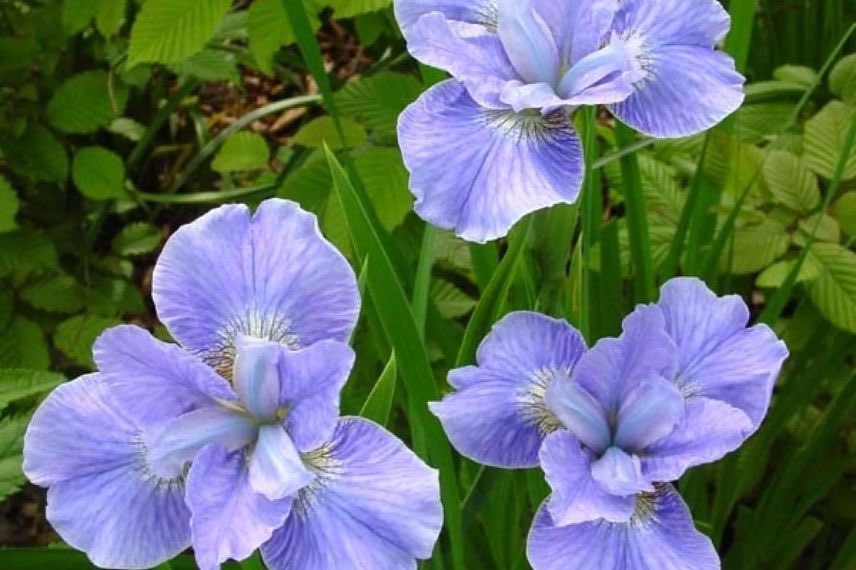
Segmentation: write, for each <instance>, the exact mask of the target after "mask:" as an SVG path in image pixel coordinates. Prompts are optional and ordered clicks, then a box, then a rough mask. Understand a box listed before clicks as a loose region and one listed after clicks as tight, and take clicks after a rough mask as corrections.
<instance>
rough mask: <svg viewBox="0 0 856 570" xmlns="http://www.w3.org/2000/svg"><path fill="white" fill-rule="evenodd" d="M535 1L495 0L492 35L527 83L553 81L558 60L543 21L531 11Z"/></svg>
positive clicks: (548, 31)
mask: <svg viewBox="0 0 856 570" xmlns="http://www.w3.org/2000/svg"><path fill="white" fill-rule="evenodd" d="M536 2H537V0H497V22H496V34H497V35H498V36H499V39H500V40H501V42H502V47H503V48H504V50H505V53H506V54H507V55H508V59H509V60H510V61H511V63H512V64H513V65H514V69H515V70H517V73H518V75H519V76H520V77H522V78H523V79H524V80H526V81H527V82H528V83H553V82H554V81H556V80H557V79H558V76H559V71H560V70H559V68H560V65H561V61H560V59H559V47H558V45H557V44H556V40H555V39H554V38H553V35H552V32H551V30H550V28H549V26H548V25H547V22H545V21H544V19H543V18H542V17H541V15H540V14H539V13H538V12H536V11H535V4H536Z"/></svg>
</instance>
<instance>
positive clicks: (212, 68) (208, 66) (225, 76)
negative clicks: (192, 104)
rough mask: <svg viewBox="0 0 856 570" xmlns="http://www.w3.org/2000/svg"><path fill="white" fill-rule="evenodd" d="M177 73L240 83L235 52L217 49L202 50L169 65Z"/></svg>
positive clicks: (205, 79)
mask: <svg viewBox="0 0 856 570" xmlns="http://www.w3.org/2000/svg"><path fill="white" fill-rule="evenodd" d="M169 68H170V69H171V70H172V71H173V72H174V73H175V74H176V75H182V76H190V77H195V78H196V79H199V80H201V81H231V82H232V83H238V81H239V80H240V77H239V75H238V63H237V59H236V58H235V54H233V53H231V52H228V51H224V50H216V49H205V50H202V51H201V52H199V53H197V54H195V55H192V56H190V57H188V58H187V59H183V60H181V61H179V62H176V63H173V64H170V65H169Z"/></svg>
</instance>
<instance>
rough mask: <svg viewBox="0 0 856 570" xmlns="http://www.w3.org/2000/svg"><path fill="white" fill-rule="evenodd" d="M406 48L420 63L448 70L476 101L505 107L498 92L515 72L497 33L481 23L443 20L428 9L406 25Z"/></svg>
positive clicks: (512, 77) (511, 78)
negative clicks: (408, 27) (425, 13)
mask: <svg viewBox="0 0 856 570" xmlns="http://www.w3.org/2000/svg"><path fill="white" fill-rule="evenodd" d="M407 49H408V51H409V52H410V54H411V55H412V56H413V57H415V58H416V59H418V60H419V61H421V62H422V63H424V64H426V65H430V66H432V67H438V68H440V69H443V70H446V71H448V72H449V74H450V75H451V76H452V77H454V78H455V79H457V80H458V81H460V82H461V83H462V84H463V85H465V86H466V88H467V91H468V92H469V94H470V96H471V97H472V98H473V99H474V100H475V101H477V102H478V103H479V105H481V106H483V107H488V108H491V109H506V108H507V106H506V105H504V104H503V103H502V102H501V101H500V98H499V94H500V92H501V91H502V87H503V86H504V85H505V84H506V83H507V82H509V81H512V80H514V79H518V78H519V75H518V73H517V71H516V70H515V69H514V66H513V65H512V63H511V61H509V59H508V56H507V55H506V53H505V50H504V49H503V47H502V42H501V41H500V39H499V36H497V35H496V34H494V33H493V32H492V31H490V30H488V29H487V28H485V27H484V26H481V25H478V24H469V23H466V22H458V21H454V20H447V19H446V18H445V17H443V15H442V14H440V13H438V12H432V13H430V14H428V15H426V16H423V17H422V18H420V19H419V21H417V22H416V23H415V24H414V25H413V26H411V27H410V29H409V33H408V35H407Z"/></svg>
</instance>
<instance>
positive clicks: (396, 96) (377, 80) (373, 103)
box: [335, 71, 422, 139]
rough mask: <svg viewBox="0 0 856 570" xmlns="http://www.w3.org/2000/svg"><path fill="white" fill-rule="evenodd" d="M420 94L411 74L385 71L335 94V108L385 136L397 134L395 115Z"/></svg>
mask: <svg viewBox="0 0 856 570" xmlns="http://www.w3.org/2000/svg"><path fill="white" fill-rule="evenodd" d="M420 93H422V86H421V85H420V84H419V82H418V81H417V80H416V79H415V78H414V77H413V76H411V75H404V74H401V73H392V72H388V71H384V72H381V73H378V74H376V75H370V76H368V77H362V78H360V79H357V80H356V81H352V82H350V83H348V84H347V85H345V87H343V88H342V89H341V90H340V91H339V92H337V93H336V95H335V100H336V108H337V109H338V110H339V112H340V113H341V114H342V115H344V116H346V117H353V118H355V119H357V120H359V121H361V122H362V123H363V124H365V126H366V128H368V129H369V130H372V131H377V132H378V133H379V134H380V135H381V136H383V137H386V138H387V139H394V138H395V136H396V125H397V124H398V116H399V115H400V114H401V112H402V111H404V109H405V108H406V107H407V106H408V105H409V104H410V103H412V102H413V101H415V100H416V98H417V97H419V95H420Z"/></svg>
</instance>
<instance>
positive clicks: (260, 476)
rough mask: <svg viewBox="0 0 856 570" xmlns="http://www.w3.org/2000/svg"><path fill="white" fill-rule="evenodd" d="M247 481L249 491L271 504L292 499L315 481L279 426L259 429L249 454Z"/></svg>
mask: <svg viewBox="0 0 856 570" xmlns="http://www.w3.org/2000/svg"><path fill="white" fill-rule="evenodd" d="M249 477H250V478H249V482H250V487H252V488H253V490H254V491H255V492H256V493H259V494H261V495H264V496H265V497H267V498H268V499H270V500H272V501H276V500H278V499H282V498H284V497H288V496H290V495H293V494H294V493H296V492H297V490H298V489H301V488H303V487H305V486H306V485H308V484H309V483H310V482H311V481H312V480H313V479H314V478H315V476H314V475H312V473H311V472H310V471H309V470H308V469H307V468H306V466H305V465H303V461H302V460H301V458H300V454H299V453H298V452H297V448H295V447H294V442H292V441H291V438H290V437H288V434H287V433H285V430H284V429H283V428H282V426H280V425H268V426H262V427H261V428H260V429H259V438H258V440H257V441H256V446H255V448H253V450H252V452H251V453H250V466H249Z"/></svg>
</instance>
